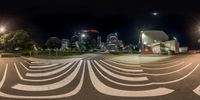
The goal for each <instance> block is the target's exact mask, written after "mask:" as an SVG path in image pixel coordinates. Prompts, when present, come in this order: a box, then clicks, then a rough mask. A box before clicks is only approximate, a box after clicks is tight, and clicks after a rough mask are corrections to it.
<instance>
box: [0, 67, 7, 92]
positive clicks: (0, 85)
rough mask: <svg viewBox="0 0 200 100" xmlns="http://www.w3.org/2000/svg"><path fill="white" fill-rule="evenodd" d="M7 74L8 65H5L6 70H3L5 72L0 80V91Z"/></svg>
mask: <svg viewBox="0 0 200 100" xmlns="http://www.w3.org/2000/svg"><path fill="white" fill-rule="evenodd" d="M7 72H8V64H6V69H5V71H4V75H3V78H2V80H1V82H0V89H1V87H2V86H3V84H4V83H5V80H6V75H7Z"/></svg>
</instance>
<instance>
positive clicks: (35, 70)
mask: <svg viewBox="0 0 200 100" xmlns="http://www.w3.org/2000/svg"><path fill="white" fill-rule="evenodd" d="M20 64H21V65H22V67H24V68H25V69H26V70H27V71H31V72H38V71H48V70H53V69H56V68H59V67H61V66H63V65H66V64H67V63H63V64H61V65H59V66H56V67H51V68H46V69H29V68H27V67H26V66H25V65H24V64H23V63H22V62H20Z"/></svg>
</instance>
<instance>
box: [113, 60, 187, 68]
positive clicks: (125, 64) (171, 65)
mask: <svg viewBox="0 0 200 100" xmlns="http://www.w3.org/2000/svg"><path fill="white" fill-rule="evenodd" d="M112 63H115V64H117V65H122V66H129V67H133V68H134V67H135V66H132V65H127V64H121V63H117V62H112ZM183 63H184V62H180V63H177V64H174V65H171V66H169V67H160V68H148V67H142V66H140V67H138V68H142V69H146V70H162V69H169V68H173V67H176V66H179V65H181V64H183Z"/></svg>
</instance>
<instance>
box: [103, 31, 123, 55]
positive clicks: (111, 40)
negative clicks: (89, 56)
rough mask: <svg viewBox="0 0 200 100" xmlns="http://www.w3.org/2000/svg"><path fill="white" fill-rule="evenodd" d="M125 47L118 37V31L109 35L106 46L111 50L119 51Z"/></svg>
mask: <svg viewBox="0 0 200 100" xmlns="http://www.w3.org/2000/svg"><path fill="white" fill-rule="evenodd" d="M123 47H124V45H123V42H122V41H121V40H119V39H118V34H117V33H111V34H109V35H108V36H107V41H106V48H107V49H108V51H109V52H118V51H119V50H120V48H123Z"/></svg>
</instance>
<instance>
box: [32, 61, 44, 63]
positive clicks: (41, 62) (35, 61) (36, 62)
mask: <svg viewBox="0 0 200 100" xmlns="http://www.w3.org/2000/svg"><path fill="white" fill-rule="evenodd" d="M31 63H32V64H42V62H37V61H31Z"/></svg>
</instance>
